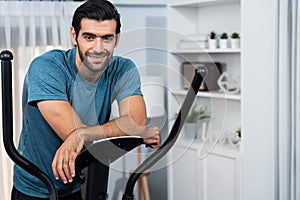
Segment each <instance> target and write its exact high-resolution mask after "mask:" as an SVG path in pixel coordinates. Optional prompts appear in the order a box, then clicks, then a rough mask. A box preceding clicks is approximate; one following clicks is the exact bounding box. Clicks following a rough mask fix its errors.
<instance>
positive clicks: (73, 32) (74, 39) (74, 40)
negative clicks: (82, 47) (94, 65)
mask: <svg viewBox="0 0 300 200" xmlns="http://www.w3.org/2000/svg"><path fill="white" fill-rule="evenodd" d="M70 36H71V40H72V43H73V45H74V46H76V45H77V41H76V32H75V29H74V27H71V29H70Z"/></svg>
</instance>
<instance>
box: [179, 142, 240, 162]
mask: <svg viewBox="0 0 300 200" xmlns="http://www.w3.org/2000/svg"><path fill="white" fill-rule="evenodd" d="M175 145H176V146H180V147H185V148H188V149H194V150H197V151H199V150H200V149H202V148H203V143H202V142H200V141H198V140H197V139H195V140H191V139H185V138H183V137H180V138H179V140H178V141H176V144H175ZM208 145H211V146H212V147H213V144H211V143H209V144H208ZM241 153H242V151H241V148H240V147H232V146H230V145H229V144H216V145H215V146H214V147H213V148H212V149H211V152H210V153H209V154H217V155H222V156H230V157H231V156H233V157H238V156H241ZM209 154H208V155H209Z"/></svg>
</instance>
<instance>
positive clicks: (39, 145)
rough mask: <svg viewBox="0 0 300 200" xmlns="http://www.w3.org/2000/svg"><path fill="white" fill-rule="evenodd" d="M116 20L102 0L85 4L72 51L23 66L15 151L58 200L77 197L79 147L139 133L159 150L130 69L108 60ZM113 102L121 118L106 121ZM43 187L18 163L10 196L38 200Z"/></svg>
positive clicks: (129, 64)
mask: <svg viewBox="0 0 300 200" xmlns="http://www.w3.org/2000/svg"><path fill="white" fill-rule="evenodd" d="M120 28H121V23H120V15H119V13H118V11H117V9H116V8H115V7H114V6H113V4H111V3H110V2H108V1H106V0H89V1H87V2H85V3H84V4H82V5H81V6H79V7H78V8H77V9H76V11H75V13H74V16H73V21H72V27H71V30H70V35H71V39H72V42H73V44H74V45H75V48H73V49H70V50H68V51H62V50H53V51H50V52H47V53H45V54H43V55H41V56H40V57H38V58H36V59H35V60H34V61H33V62H32V63H31V65H30V67H29V70H28V72H27V75H26V77H25V81H24V88H23V126H22V133H21V138H20V142H19V147H18V150H19V152H20V153H21V154H22V155H23V156H25V157H26V158H27V159H29V160H30V161H31V162H33V163H34V164H36V165H37V166H38V167H39V168H40V169H41V170H42V171H44V172H45V173H46V174H47V175H48V176H49V177H50V179H51V180H52V181H53V183H54V185H55V187H56V189H57V190H58V194H59V197H60V199H72V200H77V199H81V197H80V196H81V193H80V186H79V185H78V183H76V182H75V181H73V177H74V175H75V169H74V167H75V166H74V165H75V158H76V156H77V155H78V153H80V151H81V150H82V148H83V145H84V144H85V143H90V142H92V141H93V140H98V139H102V138H107V137H115V136H126V135H132V134H134V135H141V136H144V138H145V139H144V142H145V144H147V145H149V146H150V147H152V148H157V147H159V146H160V142H161V139H160V135H159V132H158V128H157V127H150V128H146V111H145V110H146V109H145V103H144V100H143V97H142V93H141V90H140V80H139V75H138V72H137V69H136V67H135V65H134V63H133V62H132V61H130V60H129V59H126V58H122V57H116V56H113V52H114V48H115V47H117V44H118V42H119V40H120ZM114 100H117V101H118V105H119V114H120V117H118V118H116V119H113V120H111V121H109V120H110V111H111V104H112V102H113V101H114ZM47 197H48V190H47V188H46V187H45V186H44V184H43V183H42V182H41V181H40V180H38V179H37V178H36V177H34V176H32V175H30V174H29V173H27V172H26V171H24V170H23V169H21V168H20V167H19V166H15V168H14V187H13V191H12V199H13V200H15V199H22V200H26V199H45V198H47Z"/></svg>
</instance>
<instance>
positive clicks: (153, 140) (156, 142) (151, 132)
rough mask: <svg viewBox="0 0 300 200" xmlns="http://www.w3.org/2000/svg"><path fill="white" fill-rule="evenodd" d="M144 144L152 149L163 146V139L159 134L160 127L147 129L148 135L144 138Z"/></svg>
mask: <svg viewBox="0 0 300 200" xmlns="http://www.w3.org/2000/svg"><path fill="white" fill-rule="evenodd" d="M144 143H145V144H146V146H149V147H151V148H158V147H160V145H161V137H160V134H159V130H158V127H156V126H150V127H147V129H146V134H145V138H144Z"/></svg>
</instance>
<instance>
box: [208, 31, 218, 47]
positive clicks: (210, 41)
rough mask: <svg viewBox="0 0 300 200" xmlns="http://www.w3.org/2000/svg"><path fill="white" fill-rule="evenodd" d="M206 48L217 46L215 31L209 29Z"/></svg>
mask: <svg viewBox="0 0 300 200" xmlns="http://www.w3.org/2000/svg"><path fill="white" fill-rule="evenodd" d="M208 48H210V49H216V48H217V34H216V32H215V31H211V32H210V33H209V39H208Z"/></svg>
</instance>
